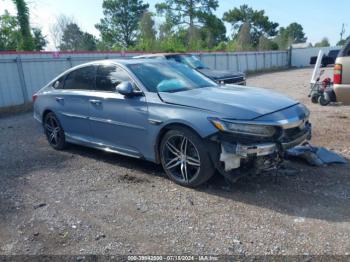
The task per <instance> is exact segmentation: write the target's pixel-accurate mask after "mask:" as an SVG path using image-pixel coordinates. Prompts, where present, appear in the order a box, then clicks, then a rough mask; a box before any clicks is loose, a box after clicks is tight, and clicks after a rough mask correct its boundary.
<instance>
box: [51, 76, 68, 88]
mask: <svg viewBox="0 0 350 262" xmlns="http://www.w3.org/2000/svg"><path fill="white" fill-rule="evenodd" d="M65 78H66V75H64V76H61V77H60V78H58V79H57V80H56V81H55V82H53V84H52V87H53V88H56V89H62V88H63V84H64V79H65Z"/></svg>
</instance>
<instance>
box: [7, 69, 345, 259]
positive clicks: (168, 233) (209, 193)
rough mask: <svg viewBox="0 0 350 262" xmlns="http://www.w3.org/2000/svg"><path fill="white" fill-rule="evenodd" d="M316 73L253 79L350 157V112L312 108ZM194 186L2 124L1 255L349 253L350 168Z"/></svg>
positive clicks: (317, 136)
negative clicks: (299, 108)
mask: <svg viewBox="0 0 350 262" xmlns="http://www.w3.org/2000/svg"><path fill="white" fill-rule="evenodd" d="M310 76H311V70H310V69H301V70H291V71H284V72H277V73H269V74H262V75H257V76H252V77H250V78H249V79H248V84H249V85H253V86H262V87H266V88H269V89H274V90H277V91H280V92H282V93H285V94H287V95H289V96H291V97H294V98H296V99H298V100H300V101H302V102H304V103H305V104H306V105H307V106H308V107H309V109H310V110H311V121H312V123H313V127H314V137H313V141H312V142H313V144H315V145H321V146H325V147H327V148H331V149H334V150H336V151H337V152H341V153H342V154H343V155H344V156H346V157H347V158H349V157H350V140H349V128H350V107H349V106H339V105H331V106H328V107H321V106H319V105H312V104H311V103H310V102H309V99H308V98H307V92H308V82H309V78H310ZM286 165H287V166H288V167H290V168H293V169H295V170H296V171H297V173H296V174H295V175H289V176H280V177H278V178H277V179H275V178H272V177H267V176H263V177H255V178H247V179H243V180H240V181H238V182H237V183H236V184H235V185H234V186H233V187H228V186H227V185H226V184H225V182H224V180H223V179H222V178H221V177H220V176H216V177H214V178H213V179H212V180H211V181H210V182H209V183H207V184H206V185H203V186H202V187H200V188H198V189H196V190H194V189H187V188H183V187H180V186H178V185H176V184H174V183H172V182H171V181H169V180H168V179H166V178H165V177H164V173H163V171H162V169H161V168H160V167H159V166H157V165H155V164H152V163H148V162H145V161H141V160H135V159H132V158H127V157H123V156H118V155H114V154H107V153H104V152H101V151H97V150H93V149H87V148H83V147H78V146H71V147H70V148H69V149H67V150H66V151H61V152H59V151H55V150H53V149H51V148H50V147H49V146H48V144H47V142H46V140H45V137H44V135H43V134H42V132H41V129H40V127H39V126H38V124H37V123H36V122H35V121H34V120H33V118H32V116H31V114H30V113H26V114H20V115H14V116H11V117H5V118H2V119H0V179H1V180H0V254H2V255H10V254H73V255H78V254H192V255H198V254H236V255H237V254H240V255H241V254H246V255H249V254H254V255H264V254H290V255H296V254H349V253H350V240H349V239H350V180H349V178H350V172H349V164H347V165H337V166H329V167H309V166H307V165H306V164H304V163H302V162H293V163H292V162H287V163H286Z"/></svg>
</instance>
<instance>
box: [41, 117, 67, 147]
mask: <svg viewBox="0 0 350 262" xmlns="http://www.w3.org/2000/svg"><path fill="white" fill-rule="evenodd" d="M44 131H45V134H46V138H47V141H48V142H49V144H50V146H52V147H53V148H54V149H56V150H62V149H64V148H65V147H66V146H67V143H66V138H65V135H64V130H63V128H62V125H61V123H60V121H59V120H58V118H57V116H56V115H55V114H54V113H53V112H49V113H47V114H46V116H45V118H44Z"/></svg>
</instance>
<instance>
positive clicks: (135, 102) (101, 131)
mask: <svg viewBox="0 0 350 262" xmlns="http://www.w3.org/2000/svg"><path fill="white" fill-rule="evenodd" d="M122 81H130V82H132V80H131V78H130V77H129V75H128V73H127V72H126V71H125V70H123V69H122V68H119V67H117V66H115V65H100V66H99V67H98V69H97V74H96V87H95V89H96V91H94V92H91V94H90V101H89V102H90V105H89V106H90V127H91V130H92V133H93V136H94V137H96V138H97V139H98V140H99V141H100V142H101V143H103V144H104V145H108V146H112V147H113V149H116V150H118V151H120V152H122V153H126V154H128V153H130V154H131V155H135V154H137V155H139V152H142V151H143V148H142V145H143V144H145V143H144V139H146V136H147V124H148V110H147V102H146V99H145V96H143V95H142V94H140V95H137V96H132V97H125V96H123V95H121V94H119V93H118V92H116V86H117V85H118V84H119V83H121V82H122Z"/></svg>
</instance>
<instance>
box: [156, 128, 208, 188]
mask: <svg viewBox="0 0 350 262" xmlns="http://www.w3.org/2000/svg"><path fill="white" fill-rule="evenodd" d="M160 158H161V163H162V166H163V168H164V171H165V173H166V174H167V176H168V177H169V178H170V179H171V180H173V181H174V182H175V183H177V184H180V185H182V186H186V187H196V186H199V185H201V184H203V183H205V182H206V181H208V180H209V179H210V178H211V177H212V176H213V174H214V172H215V169H214V167H213V164H212V162H211V159H210V157H209V154H208V152H207V150H206V149H205V146H204V144H203V140H202V139H201V138H200V137H199V136H198V135H197V134H196V133H194V132H193V131H191V130H189V129H187V128H180V127H179V128H177V129H172V130H170V131H168V132H167V133H166V134H165V135H164V137H163V139H162V142H161V145H160Z"/></svg>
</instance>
